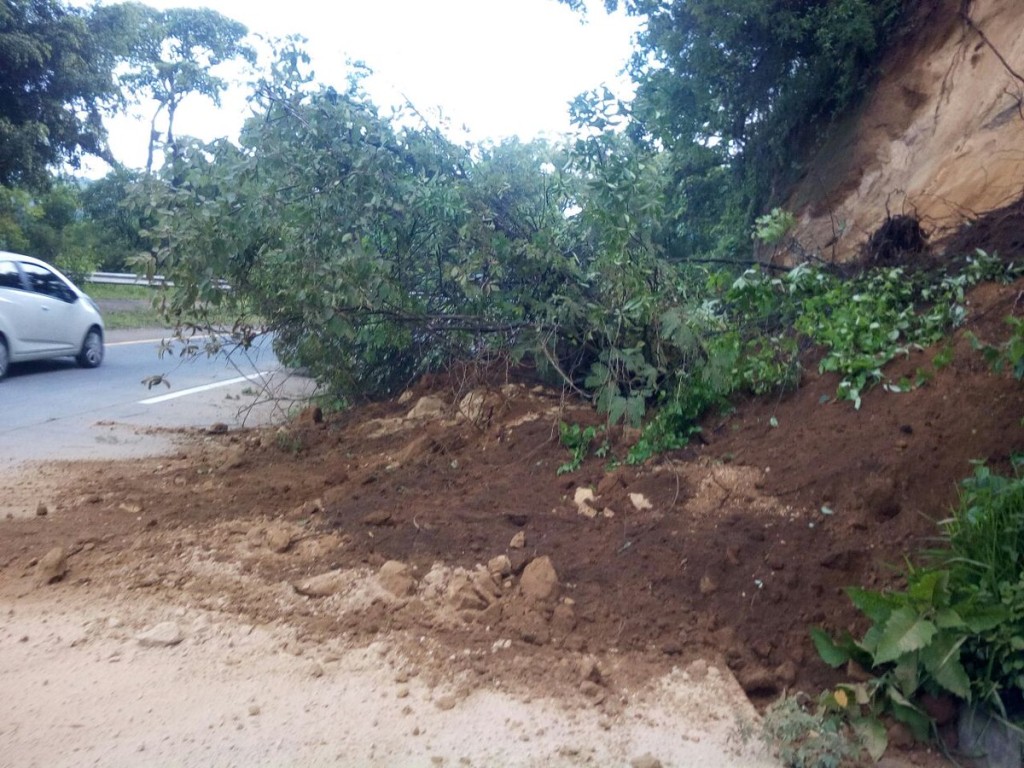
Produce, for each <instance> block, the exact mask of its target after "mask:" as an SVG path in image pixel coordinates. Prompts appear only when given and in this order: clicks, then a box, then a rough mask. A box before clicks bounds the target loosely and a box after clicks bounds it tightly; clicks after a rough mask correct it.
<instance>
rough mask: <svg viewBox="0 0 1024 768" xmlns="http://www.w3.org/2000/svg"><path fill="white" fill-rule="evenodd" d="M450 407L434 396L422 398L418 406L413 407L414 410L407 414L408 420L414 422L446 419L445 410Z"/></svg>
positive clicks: (417, 403)
mask: <svg viewBox="0 0 1024 768" xmlns="http://www.w3.org/2000/svg"><path fill="white" fill-rule="evenodd" d="M447 407H448V406H447V405H446V404H445V402H444V400H442V399H441V398H439V397H434V396H433V395H427V396H426V397H421V398H420V399H419V400H418V401H417V402H416V405H414V406H413V407H412V410H411V411H409V413H408V414H406V417H405V418H407V419H411V420H414V421H418V420H425V419H440V418H443V417H444V412H445V409H446V408H447Z"/></svg>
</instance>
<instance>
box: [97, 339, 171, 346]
mask: <svg viewBox="0 0 1024 768" xmlns="http://www.w3.org/2000/svg"><path fill="white" fill-rule="evenodd" d="M163 341H167V339H136V340H134V341H108V342H107V346H108V347H127V346H129V345H131V344H160V343H161V342H163Z"/></svg>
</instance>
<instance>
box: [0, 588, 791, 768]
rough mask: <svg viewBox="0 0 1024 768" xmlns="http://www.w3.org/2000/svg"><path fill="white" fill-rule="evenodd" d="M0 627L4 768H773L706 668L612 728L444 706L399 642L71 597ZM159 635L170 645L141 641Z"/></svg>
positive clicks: (454, 701)
mask: <svg viewBox="0 0 1024 768" xmlns="http://www.w3.org/2000/svg"><path fill="white" fill-rule="evenodd" d="M0 611H2V616H3V619H2V622H0V687H2V689H3V692H4V693H3V696H2V697H0V755H2V759H0V762H2V763H3V764H4V765H10V766H47V768H58V767H59V766H68V768H71V767H72V766H75V767H77V766H85V765H98V766H140V765H145V766H253V765H267V766H326V765H344V766H405V765H409V766H431V765H460V766H496V765H502V766H577V765H600V766H611V765H630V764H633V765H645V766H653V765H658V764H661V765H663V766H673V765H674V766H697V765H705V766H751V767H753V766H770V765H773V763H772V761H771V760H769V759H768V756H767V755H766V754H764V752H763V751H761V750H759V748H758V745H757V744H756V742H751V743H750V744H747V745H744V744H743V743H742V741H741V740H740V739H739V738H738V733H739V731H738V724H739V723H741V722H743V721H747V722H751V723H752V722H754V720H755V719H756V714H755V712H754V710H753V708H752V707H751V706H750V704H749V703H748V702H747V701H746V699H745V697H744V695H743V693H742V691H741V690H740V689H739V687H738V686H737V685H736V683H735V681H734V680H733V678H732V676H731V675H729V674H728V673H724V674H723V673H722V672H721V671H720V670H719V669H718V668H716V667H715V666H714V665H710V666H709V665H707V664H705V663H702V662H695V663H693V664H691V665H689V667H688V669H684V670H675V671H673V672H672V673H670V674H668V675H665V676H663V677H662V678H660V679H658V680H656V681H653V682H652V683H649V684H648V685H645V686H644V687H643V688H642V689H640V690H635V691H629V690H621V691H617V692H616V695H617V696H618V697H619V698H620V700H621V707H619V708H618V709H617V712H616V714H615V715H614V716H613V717H610V716H608V715H605V714H602V712H601V710H600V709H598V708H597V707H593V706H588V705H586V704H580V703H578V702H565V701H559V700H556V699H552V698H548V697H546V696H544V695H543V692H542V691H538V692H537V693H535V694H534V695H525V696H524V695H523V694H521V693H520V694H518V695H516V694H512V693H510V692H507V691H503V690H501V689H500V688H491V687H480V688H477V689H475V690H473V691H471V692H466V691H464V690H458V689H457V688H455V687H452V686H451V685H450V683H449V682H448V681H446V680H445V675H444V669H445V665H446V660H445V659H444V658H437V659H436V664H434V665H431V664H429V663H427V664H424V663H422V662H411V661H410V659H409V658H408V657H407V656H406V655H405V654H404V653H403V651H402V650H401V647H402V645H403V642H407V640H406V639H398V638H396V639H395V640H396V642H394V643H392V642H389V639H388V638H387V637H384V638H382V639H380V640H378V641H376V642H374V643H371V644H370V645H367V646H365V647H353V646H347V645H346V644H344V643H341V642H313V641H304V640H301V639H297V638H296V633H295V632H294V630H293V629H291V628H289V627H288V626H287V625H286V624H281V625H271V626H260V627H255V626H253V625H250V624H245V623H243V622H240V621H238V619H237V617H235V616H232V615H227V614H222V613H218V612H215V611H209V610H205V609H201V608H186V607H176V608H175V607H171V606H168V605H162V604H160V602H159V601H153V600H150V599H148V598H140V597H138V596H134V595H132V594H124V593H122V594H118V593H117V592H116V591H115V592H113V593H111V594H104V593H101V592H99V591H97V590H94V589H90V588H89V587H88V586H85V585H75V584H73V583H72V584H57V585H52V586H49V587H46V588H42V589H37V590H33V591H29V592H27V593H22V594H20V595H18V594H16V595H11V594H6V595H4V597H3V598H2V599H0ZM168 623H172V624H173V625H174V626H175V627H176V628H177V629H178V631H179V632H180V634H181V637H182V639H181V641H180V642H177V643H175V644H173V645H161V646H156V647H147V646H146V645H145V644H144V643H145V641H144V640H142V639H140V638H141V637H143V636H144V633H145V632H146V630H147V629H152V628H153V627H155V626H162V627H164V628H166V627H168V626H169V624H168ZM172 639H173V638H172ZM507 652H509V651H506V650H503V649H502V648H501V646H500V644H499V645H498V647H497V648H496V649H495V650H494V651H493V653H496V654H497V653H507Z"/></svg>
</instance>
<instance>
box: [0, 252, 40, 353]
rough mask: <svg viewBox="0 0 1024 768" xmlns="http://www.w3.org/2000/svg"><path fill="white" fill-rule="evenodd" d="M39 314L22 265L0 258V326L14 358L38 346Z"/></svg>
mask: <svg viewBox="0 0 1024 768" xmlns="http://www.w3.org/2000/svg"><path fill="white" fill-rule="evenodd" d="M39 314H41V310H40V309H39V305H38V301H37V299H36V297H35V296H33V295H32V294H31V293H30V292H29V291H28V290H27V287H26V285H25V283H24V281H23V280H22V277H21V272H20V270H19V269H18V265H17V264H16V263H15V262H14V261H13V260H11V259H0V330H2V331H3V333H4V335H5V336H6V337H7V342H8V346H9V348H10V353H11V358H12V359H14V360H17V359H18V358H20V357H22V356H23V355H26V354H32V353H33V352H35V351H36V350H38V348H39V342H38V340H36V339H35V338H34V336H35V331H34V329H35V328H36V326H37V320H38V316H39Z"/></svg>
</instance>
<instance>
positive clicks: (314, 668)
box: [306, 661, 324, 677]
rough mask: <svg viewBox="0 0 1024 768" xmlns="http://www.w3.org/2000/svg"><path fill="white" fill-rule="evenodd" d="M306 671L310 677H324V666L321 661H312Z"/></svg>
mask: <svg viewBox="0 0 1024 768" xmlns="http://www.w3.org/2000/svg"><path fill="white" fill-rule="evenodd" d="M306 672H307V674H308V675H309V676H310V677H323V676H324V668H323V666H322V665H321V664H320V662H319V661H314V662H312V663H311V664H310V665H309V666H308V667H307V668H306Z"/></svg>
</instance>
